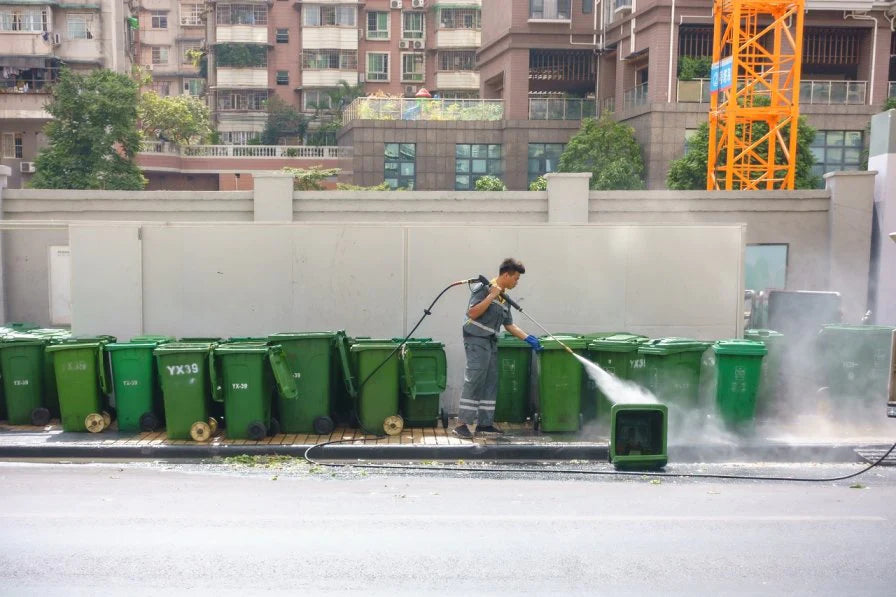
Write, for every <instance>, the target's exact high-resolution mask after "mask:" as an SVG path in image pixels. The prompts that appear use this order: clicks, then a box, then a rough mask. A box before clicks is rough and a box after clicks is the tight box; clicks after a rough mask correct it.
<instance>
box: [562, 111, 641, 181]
mask: <svg viewBox="0 0 896 597" xmlns="http://www.w3.org/2000/svg"><path fill="white" fill-rule="evenodd" d="M559 171H560V172H591V173H592V176H591V189H592V190H596V191H606V190H625V189H628V190H637V189H643V188H644V180H643V176H644V160H643V158H642V157H641V148H640V147H639V146H638V142H637V141H636V140H635V131H634V129H633V128H631V127H630V126H626V125H624V124H620V123H618V122H616V121H615V120H613V119H612V118H611V117H610V115H609V114H607V113H605V114H604V115H603V116H601V117H600V120H594V119H593V118H586V119H585V120H583V121H582V128H581V129H579V132H578V133H576V135H575V136H574V137H573V138H572V139H570V140H569V143H567V145H566V149H564V150H563V154H561V156H560V162H559Z"/></svg>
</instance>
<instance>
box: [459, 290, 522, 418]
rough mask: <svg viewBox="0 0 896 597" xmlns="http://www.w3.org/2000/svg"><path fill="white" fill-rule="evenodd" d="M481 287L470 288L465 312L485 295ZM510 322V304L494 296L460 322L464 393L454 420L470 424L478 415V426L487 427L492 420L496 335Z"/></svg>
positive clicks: (495, 386)
mask: <svg viewBox="0 0 896 597" xmlns="http://www.w3.org/2000/svg"><path fill="white" fill-rule="evenodd" d="M488 290H489V287H488V286H486V285H485V284H476V285H475V286H473V293H472V294H471V295H470V304H469V306H468V307H467V309H468V310H469V309H470V308H471V307H473V306H474V305H478V304H479V303H481V302H482V301H483V300H485V297H487V296H488ZM512 323H513V316H512V315H511V314H510V305H509V304H508V303H507V302H506V301H502V300H501V298H500V297H496V298H495V299H494V300H493V301H492V303H491V304H490V305H489V306H488V309H486V310H485V313H483V314H482V315H480V316H479V319H469V318H467V320H466V321H465V322H464V328H463V332H464V351H465V352H466V353H467V367H466V369H465V370H464V390H463V393H462V394H461V396H460V410H459V412H458V416H457V418H458V420H460V421H461V422H462V423H465V424H467V425H471V424H472V423H473V420H474V419H475V418H476V416H477V414H478V415H479V425H480V426H483V427H487V426H489V425H491V424H492V423H494V420H495V400H496V399H497V397H498V332H499V331H500V330H501V327H502V326H505V325H510V324H512Z"/></svg>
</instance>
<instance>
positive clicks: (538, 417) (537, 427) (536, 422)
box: [532, 413, 541, 431]
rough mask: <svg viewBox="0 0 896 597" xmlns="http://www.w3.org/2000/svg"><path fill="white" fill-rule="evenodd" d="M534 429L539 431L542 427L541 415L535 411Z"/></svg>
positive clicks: (533, 416)
mask: <svg viewBox="0 0 896 597" xmlns="http://www.w3.org/2000/svg"><path fill="white" fill-rule="evenodd" d="M532 429H534V430H535V431H539V430H540V429H541V415H540V414H538V413H534V414H533V415H532Z"/></svg>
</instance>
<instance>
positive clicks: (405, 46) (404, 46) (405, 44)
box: [398, 39, 411, 50]
mask: <svg viewBox="0 0 896 597" xmlns="http://www.w3.org/2000/svg"><path fill="white" fill-rule="evenodd" d="M398 47H399V48H401V49H403V50H406V49H408V48H410V47H411V42H410V41H408V40H406V39H402V40H401V41H399V42H398Z"/></svg>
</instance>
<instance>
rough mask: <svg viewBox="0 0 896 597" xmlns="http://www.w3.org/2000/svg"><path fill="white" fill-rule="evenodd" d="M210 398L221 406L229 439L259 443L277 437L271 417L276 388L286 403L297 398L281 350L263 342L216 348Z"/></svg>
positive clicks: (278, 426) (294, 386) (273, 420)
mask: <svg viewBox="0 0 896 597" xmlns="http://www.w3.org/2000/svg"><path fill="white" fill-rule="evenodd" d="M209 364H210V366H211V377H212V380H214V381H213V395H212V397H213V398H214V399H215V400H217V401H218V402H223V403H224V421H225V422H226V429H227V438H228V439H250V440H254V441H258V440H261V439H264V437H265V436H266V435H276V434H278V433H280V424H279V422H278V421H277V419H276V418H273V417H271V405H272V401H273V398H274V392H275V387H274V386H275V385H276V390H277V391H279V393H280V395H281V396H283V398H285V399H287V400H295V399H296V397H297V396H298V392H297V391H296V384H295V381H294V380H293V376H292V371H291V370H290V367H289V364H288V363H287V362H286V357H285V356H284V354H283V348H281V347H280V346H279V345H275V346H268V345H267V344H265V343H263V342H233V343H226V344H218V345H217V346H215V348H214V349H213V351H212V358H211V360H210V361H209Z"/></svg>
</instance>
